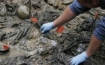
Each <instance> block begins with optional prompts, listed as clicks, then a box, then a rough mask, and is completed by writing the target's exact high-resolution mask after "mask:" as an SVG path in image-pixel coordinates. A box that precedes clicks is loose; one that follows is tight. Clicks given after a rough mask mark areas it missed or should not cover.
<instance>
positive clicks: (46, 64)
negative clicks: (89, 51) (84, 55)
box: [0, 0, 105, 65]
mask: <svg viewBox="0 0 105 65" xmlns="http://www.w3.org/2000/svg"><path fill="white" fill-rule="evenodd" d="M72 1H73V0H1V1H0V47H2V45H3V44H8V45H9V46H10V49H9V51H8V52H6V53H3V54H0V65H69V60H70V58H72V57H74V56H76V55H77V54H79V53H81V52H83V51H85V50H86V48H87V47H88V44H89V41H90V38H91V34H92V33H93V30H94V29H95V27H96V26H97V23H98V22H99V20H100V19H101V18H102V15H104V12H105V11H104V10H101V9H100V8H96V9H91V10H90V11H87V12H86V13H84V14H80V15H79V16H77V17H76V18H74V19H73V20H71V21H70V22H68V23H66V24H64V25H63V26H64V28H65V30H64V31H63V32H62V33H58V32H56V29H57V28H55V29H53V30H51V31H50V32H49V33H48V34H41V31H40V26H41V25H42V24H44V23H47V22H52V21H54V20H55V19H56V18H57V17H59V16H60V14H61V13H62V12H63V10H64V9H65V8H66V7H67V6H68V5H69V4H70V3H72ZM20 5H25V6H27V7H28V8H29V9H28V10H29V11H28V13H29V16H28V17H26V18H24V19H21V18H20V17H19V16H18V15H17V10H18V8H19V6H20ZM95 12H98V13H99V16H98V18H97V19H96V20H95V18H94V16H95ZM31 17H35V18H37V19H38V21H37V22H38V24H37V23H35V22H32V21H31V20H30V18H31ZM39 25H40V26H39ZM104 51H105V43H104V42H103V43H102V45H101V47H100V48H99V50H98V51H97V52H96V53H95V54H94V55H93V56H92V57H91V58H89V59H88V60H87V61H86V62H84V63H82V64H80V65H105V62H104V59H105V56H104V54H105V53H104ZM0 53H1V52H0Z"/></svg>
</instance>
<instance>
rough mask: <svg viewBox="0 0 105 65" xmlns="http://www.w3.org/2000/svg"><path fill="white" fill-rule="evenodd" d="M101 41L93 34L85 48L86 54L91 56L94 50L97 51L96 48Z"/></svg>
mask: <svg viewBox="0 0 105 65" xmlns="http://www.w3.org/2000/svg"><path fill="white" fill-rule="evenodd" d="M101 43H102V41H101V40H99V39H97V38H96V37H95V36H94V34H93V35H92V38H91V40H90V44H89V47H88V48H87V50H86V54H87V56H88V57H90V56H92V55H93V54H94V53H95V51H97V49H98V48H99V47H100V45H101Z"/></svg>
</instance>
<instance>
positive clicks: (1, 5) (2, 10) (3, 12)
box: [0, 3, 7, 16]
mask: <svg viewBox="0 0 105 65" xmlns="http://www.w3.org/2000/svg"><path fill="white" fill-rule="evenodd" d="M6 13H7V10H6V7H5V4H4V3H0V16H5V15H6Z"/></svg>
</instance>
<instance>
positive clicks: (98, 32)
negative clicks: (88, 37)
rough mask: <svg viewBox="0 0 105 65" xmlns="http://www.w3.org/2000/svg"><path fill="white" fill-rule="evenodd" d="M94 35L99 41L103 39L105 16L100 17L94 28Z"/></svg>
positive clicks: (104, 36) (104, 35)
mask: <svg viewBox="0 0 105 65" xmlns="http://www.w3.org/2000/svg"><path fill="white" fill-rule="evenodd" d="M93 34H94V35H95V37H96V38H97V39H99V40H101V41H103V40H104V39H105V17H103V18H101V19H100V21H99V23H98V24H97V27H96V29H95V30H94V33H93Z"/></svg>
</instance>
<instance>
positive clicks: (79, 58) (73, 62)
mask: <svg viewBox="0 0 105 65" xmlns="http://www.w3.org/2000/svg"><path fill="white" fill-rule="evenodd" d="M87 59H88V57H87V55H86V52H83V53H81V54H79V55H77V56H75V57H73V58H71V59H70V65H79V64H80V63H82V62H84V61H85V60H87Z"/></svg>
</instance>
